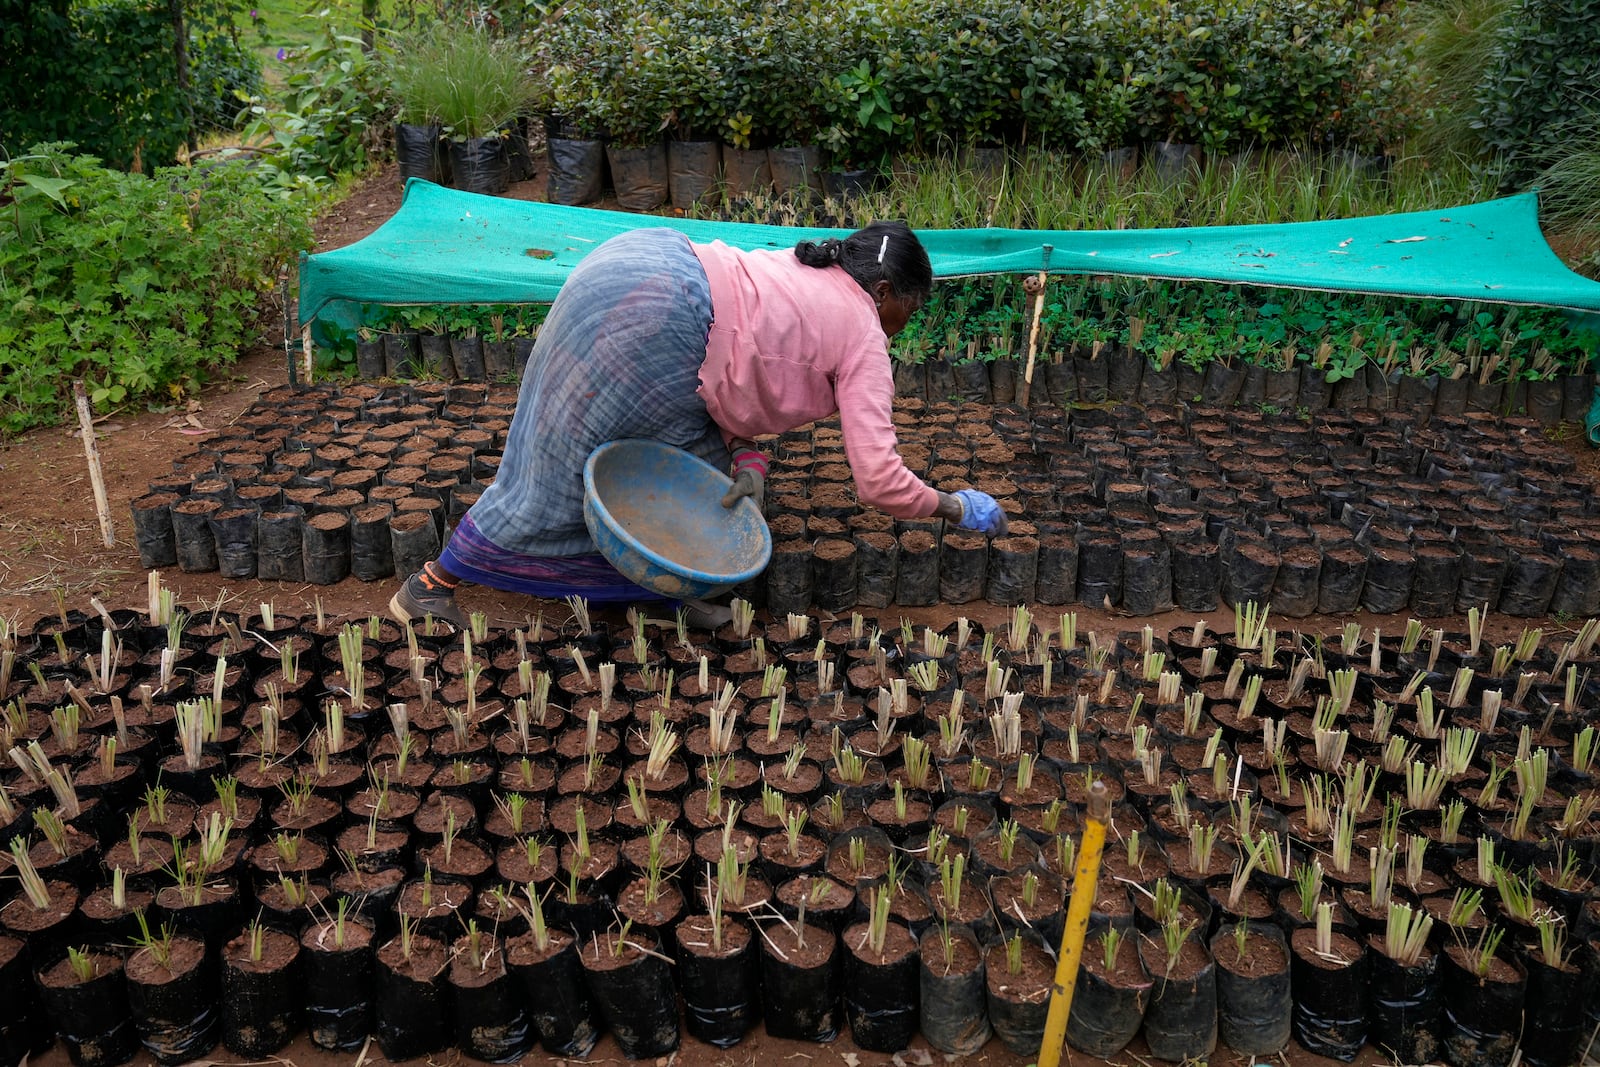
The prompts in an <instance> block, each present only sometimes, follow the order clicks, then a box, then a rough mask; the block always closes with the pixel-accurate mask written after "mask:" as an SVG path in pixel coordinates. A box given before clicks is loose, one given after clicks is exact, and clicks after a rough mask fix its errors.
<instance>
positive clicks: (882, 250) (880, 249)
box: [878, 234, 889, 267]
mask: <svg viewBox="0 0 1600 1067" xmlns="http://www.w3.org/2000/svg"><path fill="white" fill-rule="evenodd" d="M887 251H889V235H888V234H884V235H883V244H881V245H879V246H878V265H879V266H880V267H881V266H882V265H883V254H884V253H885V252H887Z"/></svg>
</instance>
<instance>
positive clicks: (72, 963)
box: [67, 945, 95, 985]
mask: <svg viewBox="0 0 1600 1067" xmlns="http://www.w3.org/2000/svg"><path fill="white" fill-rule="evenodd" d="M67 966H68V967H69V968H70V969H71V971H72V977H73V978H74V979H76V980H77V982H78V983H79V984H80V985H87V984H88V983H89V982H92V981H94V978H95V965H94V957H93V956H91V955H89V946H88V945H84V946H82V947H81V948H68V949H67Z"/></svg>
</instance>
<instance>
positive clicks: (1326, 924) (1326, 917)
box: [1316, 901, 1333, 958]
mask: <svg viewBox="0 0 1600 1067" xmlns="http://www.w3.org/2000/svg"><path fill="white" fill-rule="evenodd" d="M1316 940H1317V955H1319V956H1322V957H1323V958H1330V957H1332V956H1333V905H1332V904H1330V903H1328V902H1326V901H1324V902H1323V903H1321V904H1318V905H1317V936H1316Z"/></svg>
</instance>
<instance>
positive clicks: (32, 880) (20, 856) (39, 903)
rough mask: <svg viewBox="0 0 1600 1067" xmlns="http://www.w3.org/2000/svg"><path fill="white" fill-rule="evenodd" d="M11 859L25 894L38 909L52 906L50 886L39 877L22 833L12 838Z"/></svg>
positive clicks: (42, 909) (41, 909) (29, 901)
mask: <svg viewBox="0 0 1600 1067" xmlns="http://www.w3.org/2000/svg"><path fill="white" fill-rule="evenodd" d="M11 859H12V863H13V871H14V873H15V874H16V877H17V880H18V881H19V882H21V883H22V892H23V895H24V896H26V897H27V898H28V903H30V904H32V905H33V907H34V909H35V910H36V911H44V910H45V909H47V908H49V907H50V901H51V898H50V888H49V887H48V886H47V885H45V882H44V879H43V878H41V877H39V870H38V868H37V867H35V866H34V865H33V860H32V859H31V858H30V857H29V856H28V841H27V839H26V838H24V837H22V836H21V835H20V834H19V835H17V836H16V837H13V838H12V839H11Z"/></svg>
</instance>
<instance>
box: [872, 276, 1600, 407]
mask: <svg viewBox="0 0 1600 1067" xmlns="http://www.w3.org/2000/svg"><path fill="white" fill-rule="evenodd" d="M1046 293H1047V297H1046V299H1047V303H1046V305H1045V310H1044V313H1043V315H1042V316H1041V319H1040V323H1041V325H1040V351H1041V352H1043V353H1045V354H1046V358H1050V357H1051V356H1053V354H1057V353H1069V352H1077V353H1081V354H1084V355H1087V354H1088V353H1089V352H1090V351H1092V350H1093V349H1094V348H1095V346H1096V345H1098V346H1101V347H1102V348H1105V347H1110V348H1112V349H1118V348H1130V347H1131V348H1132V349H1134V350H1136V351H1139V352H1142V353H1144V354H1145V355H1146V356H1147V357H1148V358H1150V360H1151V362H1152V364H1154V365H1157V366H1166V365H1169V364H1170V363H1171V362H1172V360H1173V359H1179V360H1182V361H1183V362H1185V363H1188V364H1189V365H1190V366H1193V367H1197V368H1202V367H1204V366H1205V365H1206V364H1207V363H1210V362H1212V361H1213V360H1220V361H1222V362H1225V363H1230V364H1232V363H1236V362H1239V363H1246V364H1255V365H1259V366H1266V367H1270V368H1273V369H1293V368H1296V367H1298V366H1300V365H1303V364H1310V365H1311V366H1314V367H1316V368H1318V369H1319V370H1321V371H1323V373H1324V375H1325V376H1326V379H1327V380H1328V381H1329V382H1337V381H1341V380H1343V379H1345V378H1349V377H1351V376H1352V375H1353V374H1354V373H1355V371H1356V370H1357V369H1359V368H1360V367H1362V366H1363V365H1365V364H1366V363H1368V362H1371V363H1376V364H1378V365H1380V366H1382V367H1383V368H1384V369H1385V371H1389V370H1398V371H1400V372H1401V373H1403V374H1408V375H1416V376H1425V375H1428V374H1433V373H1438V374H1441V375H1443V376H1445V377H1450V376H1452V375H1463V374H1471V375H1473V376H1474V377H1476V376H1477V375H1479V374H1480V373H1486V374H1487V375H1488V376H1489V380H1492V381H1536V380H1541V379H1549V378H1552V377H1555V376H1557V375H1559V374H1564V373H1581V372H1584V371H1587V370H1589V368H1590V365H1591V363H1592V361H1593V359H1594V358H1595V355H1596V351H1597V348H1600V334H1597V333H1596V332H1595V330H1594V328H1593V327H1592V326H1590V325H1586V324H1585V323H1584V322H1583V321H1581V320H1579V319H1576V318H1574V317H1573V316H1571V315H1570V314H1569V313H1566V312H1562V311H1559V310H1553V309H1547V308H1518V307H1502V306H1497V305H1484V304H1479V303H1476V302H1458V301H1448V300H1410V299H1402V298H1396V297H1380V296H1363V295H1360V294H1354V293H1316V292H1300V291H1292V290H1291V291H1285V290H1275V289H1261V288H1253V287H1250V286H1225V285H1215V284H1210V283H1193V282H1187V283H1186V282H1171V281H1162V280H1154V279H1152V280H1146V279H1140V278H1117V279H1109V280H1108V279H1100V280H1095V279H1089V278H1077V277H1059V278H1054V279H1052V280H1051V282H1050V285H1049V288H1048V289H1047V290H1046ZM1029 299H1030V298H1029V297H1028V296H1027V294H1025V293H1024V291H1023V290H1022V288H1021V286H1019V285H1017V284H1016V280H1015V279H1014V278H1006V277H999V278H966V279H952V280H950V281H946V282H942V283H940V284H938V285H936V286H935V287H934V292H933V296H932V297H931V298H930V299H929V301H928V303H927V304H925V305H924V306H923V308H922V309H921V310H919V311H918V313H917V314H916V315H914V316H913V317H912V319H911V321H910V322H909V323H908V324H907V325H906V328H905V330H904V331H903V332H902V333H901V334H899V335H898V336H896V338H895V340H894V342H893V344H892V346H891V351H892V353H893V354H894V356H895V358H896V359H897V360H898V361H900V362H916V361H917V360H918V359H920V358H923V357H927V356H943V357H945V358H948V359H952V360H956V359H960V358H962V357H963V356H964V355H965V354H966V353H967V352H969V351H976V352H978V353H979V354H980V355H982V356H984V357H985V358H988V357H993V356H994V355H996V354H1000V353H1009V354H1021V353H1024V352H1026V344H1027V341H1026V339H1027V331H1028V325H1029V319H1028V312H1029Z"/></svg>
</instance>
